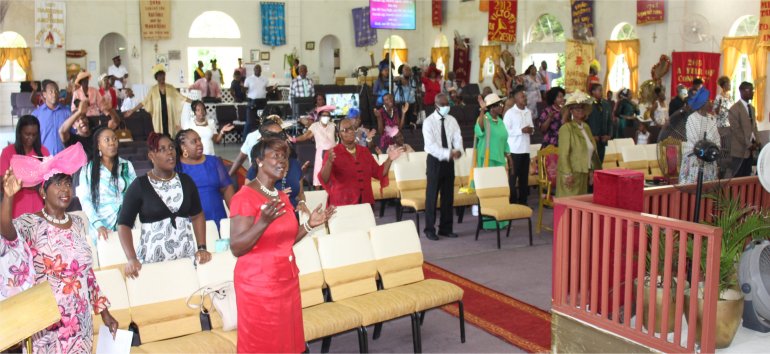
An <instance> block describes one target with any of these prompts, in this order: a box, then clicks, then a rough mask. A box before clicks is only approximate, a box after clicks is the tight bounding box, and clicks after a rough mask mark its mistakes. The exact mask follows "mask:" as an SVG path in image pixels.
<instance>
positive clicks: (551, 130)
mask: <svg viewBox="0 0 770 354" xmlns="http://www.w3.org/2000/svg"><path fill="white" fill-rule="evenodd" d="M527 102H529V101H527ZM549 114H551V115H553V119H551V125H549V126H548V130H547V131H546V132H545V134H543V147H546V146H548V145H554V146H559V128H561V125H562V123H561V110H560V109H559V108H558V107H556V106H555V105H552V106H548V107H546V108H545V109H544V110H543V112H542V113H540V116H539V117H538V118H537V126H538V127H539V126H541V125H543V123H545V121H547V120H548V115H549Z"/></svg>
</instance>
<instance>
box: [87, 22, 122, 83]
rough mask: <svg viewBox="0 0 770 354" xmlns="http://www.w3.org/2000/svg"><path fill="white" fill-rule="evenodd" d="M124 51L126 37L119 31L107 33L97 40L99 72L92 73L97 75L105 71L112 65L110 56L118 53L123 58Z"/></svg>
mask: <svg viewBox="0 0 770 354" xmlns="http://www.w3.org/2000/svg"><path fill="white" fill-rule="evenodd" d="M126 53H127V52H126V39H125V38H124V37H123V36H122V35H120V34H119V33H115V32H111V33H107V34H106V35H104V37H102V40H101V42H99V73H92V74H93V75H95V77H99V75H100V74H101V73H106V72H107V68H109V67H110V66H111V65H112V58H113V57H114V56H116V55H120V56H121V57H123V59H124V60H125V59H126Z"/></svg>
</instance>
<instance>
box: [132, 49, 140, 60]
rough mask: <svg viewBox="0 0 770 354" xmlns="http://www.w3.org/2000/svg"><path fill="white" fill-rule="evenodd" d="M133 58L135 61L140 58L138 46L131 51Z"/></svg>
mask: <svg viewBox="0 0 770 354" xmlns="http://www.w3.org/2000/svg"><path fill="white" fill-rule="evenodd" d="M131 57H132V58H134V59H136V58H137V57H139V51H138V50H136V46H134V47H133V48H132V49H131Z"/></svg>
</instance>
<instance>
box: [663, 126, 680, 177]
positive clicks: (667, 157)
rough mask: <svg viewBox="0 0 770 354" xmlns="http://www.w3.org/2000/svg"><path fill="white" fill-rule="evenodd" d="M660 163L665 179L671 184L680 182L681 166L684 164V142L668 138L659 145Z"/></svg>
mask: <svg viewBox="0 0 770 354" xmlns="http://www.w3.org/2000/svg"><path fill="white" fill-rule="evenodd" d="M658 161H659V162H658V163H659V165H660V169H661V173H662V174H663V177H664V178H666V179H667V180H668V183H669V184H675V183H677V181H679V166H680V165H681V164H682V141H681V140H679V139H677V138H674V137H671V136H669V137H667V138H665V139H663V140H662V141H661V142H659V143H658Z"/></svg>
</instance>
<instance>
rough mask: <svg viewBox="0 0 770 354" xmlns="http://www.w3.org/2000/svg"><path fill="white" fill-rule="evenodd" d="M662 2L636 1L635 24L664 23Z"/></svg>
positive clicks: (650, 0) (653, 0)
mask: <svg viewBox="0 0 770 354" xmlns="http://www.w3.org/2000/svg"><path fill="white" fill-rule="evenodd" d="M664 7H665V6H664V0H636V24H637V25H644V24H648V23H659V22H663V21H664V19H663V18H664V14H665V11H664Z"/></svg>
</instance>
